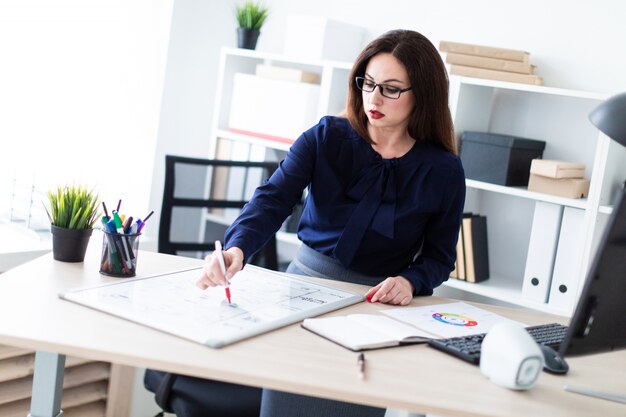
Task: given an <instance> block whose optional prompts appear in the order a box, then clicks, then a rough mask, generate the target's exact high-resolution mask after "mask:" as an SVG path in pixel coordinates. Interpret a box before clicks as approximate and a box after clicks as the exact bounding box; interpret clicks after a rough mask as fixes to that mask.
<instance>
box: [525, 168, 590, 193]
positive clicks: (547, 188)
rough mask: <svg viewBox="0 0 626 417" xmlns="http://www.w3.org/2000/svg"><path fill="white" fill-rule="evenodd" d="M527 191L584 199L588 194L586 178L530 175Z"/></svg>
mask: <svg viewBox="0 0 626 417" xmlns="http://www.w3.org/2000/svg"><path fill="white" fill-rule="evenodd" d="M528 191H536V192H539V193H545V194H551V195H557V196H559V197H567V198H584V197H587V194H588V193H589V180H588V179H586V178H550V177H544V176H541V175H536V174H530V180H529V181H528Z"/></svg>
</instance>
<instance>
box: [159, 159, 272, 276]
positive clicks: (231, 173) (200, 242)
mask: <svg viewBox="0 0 626 417" xmlns="http://www.w3.org/2000/svg"><path fill="white" fill-rule="evenodd" d="M277 167H278V163H276V162H253V161H227V160H216V159H213V160H211V159H201V158H188V157H182V156H174V155H166V156H165V186H164V189H163V203H162V207H161V220H160V224H159V252H161V253H168V254H172V255H176V254H179V253H180V252H202V253H205V252H210V251H213V250H215V246H214V241H215V240H217V239H221V238H222V237H223V232H224V231H225V230H226V228H227V227H228V225H229V224H230V222H232V220H233V219H234V217H236V215H237V213H238V212H239V211H240V210H241V208H243V206H244V205H245V204H246V203H247V202H248V200H249V199H250V197H251V195H252V192H253V191H254V189H255V188H256V187H257V186H259V185H260V184H261V183H262V182H263V181H264V180H265V179H267V178H269V177H270V176H271V175H272V173H273V172H274V171H275V170H276V168H277ZM175 209H178V210H175ZM175 211H178V212H179V214H178V215H177V216H174V212H175ZM175 217H176V218H179V217H180V218H182V219H183V221H182V222H181V221H176V220H175ZM195 219H197V221H196V222H194V220H195ZM175 223H176V224H175ZM211 223H215V224H217V226H218V227H217V228H216V229H217V231H216V232H213V233H214V234H213V235H212V234H211V231H210V230H208V229H207V226H208V225H210V224H211ZM175 225H176V226H177V227H179V226H181V225H182V226H185V227H186V228H187V229H189V231H190V232H191V234H192V235H193V236H191V237H190V236H189V234H190V233H187V236H184V237H182V238H181V236H177V233H176V230H175V229H176V228H175V227H174V226H175ZM214 228H215V227H214ZM180 234H181V233H178V235H180ZM248 263H251V264H254V265H258V266H262V267H264V268H268V269H273V270H277V269H278V256H277V250H276V236H275V235H274V236H272V238H271V239H270V240H269V241H268V242H267V243H266V245H265V246H264V247H263V248H262V249H261V250H260V251H259V252H257V253H256V254H255V255H254V256H253V257H251V258H250V259H248Z"/></svg>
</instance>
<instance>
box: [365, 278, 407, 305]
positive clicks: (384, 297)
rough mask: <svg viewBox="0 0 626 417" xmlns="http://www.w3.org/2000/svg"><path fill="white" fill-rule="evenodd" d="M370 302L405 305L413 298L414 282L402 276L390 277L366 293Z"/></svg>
mask: <svg viewBox="0 0 626 417" xmlns="http://www.w3.org/2000/svg"><path fill="white" fill-rule="evenodd" d="M365 298H366V299H367V301H369V302H370V303H375V302H377V301H380V302H381V303H385V304H395V305H401V306H405V305H408V304H409V303H410V302H411V300H412V299H413V284H411V282H410V281H409V280H408V279H406V278H404V277H402V276H399V275H398V276H396V277H389V278H387V279H386V280H384V281H383V282H381V283H380V284H378V285H377V286H375V287H373V288H370V290H369V291H368V292H366V293H365Z"/></svg>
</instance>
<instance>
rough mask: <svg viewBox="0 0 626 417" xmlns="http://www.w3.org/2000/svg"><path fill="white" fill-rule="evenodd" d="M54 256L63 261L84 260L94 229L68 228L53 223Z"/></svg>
mask: <svg viewBox="0 0 626 417" xmlns="http://www.w3.org/2000/svg"><path fill="white" fill-rule="evenodd" d="M51 232H52V257H53V258H54V259H55V260H57V261H63V262H83V261H84V260H85V253H86V252H87V244H88V243H89V238H90V237H91V233H92V232H93V229H66V228H64V227H57V226H55V225H51Z"/></svg>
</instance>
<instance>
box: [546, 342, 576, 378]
mask: <svg viewBox="0 0 626 417" xmlns="http://www.w3.org/2000/svg"><path fill="white" fill-rule="evenodd" d="M539 348H540V349H541V353H543V359H544V364H543V370H544V371H546V372H550V373H551V374H566V373H567V371H569V365H568V364H567V362H565V359H563V357H562V356H561V355H559V352H557V351H556V350H554V349H552V348H551V347H550V346H546V345H541V344H540V345H539Z"/></svg>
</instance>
